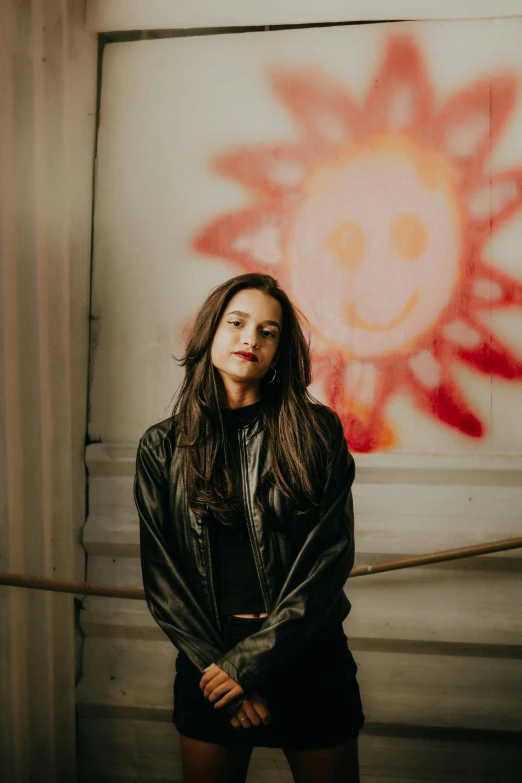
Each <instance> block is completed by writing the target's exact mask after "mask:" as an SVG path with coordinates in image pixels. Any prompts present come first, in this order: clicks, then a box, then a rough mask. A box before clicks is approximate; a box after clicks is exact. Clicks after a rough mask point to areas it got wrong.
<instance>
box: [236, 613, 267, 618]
mask: <svg viewBox="0 0 522 783" xmlns="http://www.w3.org/2000/svg"><path fill="white" fill-rule="evenodd" d="M234 617H248V618H252V617H268V613H267V612H263V613H262V614H235V615H234Z"/></svg>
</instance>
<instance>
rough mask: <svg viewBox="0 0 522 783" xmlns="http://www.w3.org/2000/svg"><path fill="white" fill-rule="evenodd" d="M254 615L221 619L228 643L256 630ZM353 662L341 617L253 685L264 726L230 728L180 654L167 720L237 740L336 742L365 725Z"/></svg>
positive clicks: (206, 736)
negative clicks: (263, 709) (264, 710)
mask: <svg viewBox="0 0 522 783" xmlns="http://www.w3.org/2000/svg"><path fill="white" fill-rule="evenodd" d="M264 619H265V618H263V617H260V618H243V617H234V616H233V615H229V616H225V617H223V618H222V620H223V626H224V633H225V635H226V637H227V643H228V649H231V648H232V647H234V646H235V645H236V644H237V643H238V642H240V641H241V640H242V639H245V638H246V637H247V636H250V635H251V634H253V633H255V632H256V631H257V630H259V628H260V627H261V625H262V624H263V622H264ZM356 674H357V665H356V663H355V661H354V659H353V656H352V654H351V652H350V650H349V648H348V640H347V637H346V634H345V633H344V630H343V626H342V623H339V624H338V626H336V627H335V628H333V629H331V630H329V631H328V632H327V633H323V634H320V635H319V636H318V637H317V638H314V639H313V640H312V641H310V642H308V643H307V644H305V645H303V646H302V647H301V648H300V650H299V653H298V654H296V655H293V656H292V657H291V659H289V660H287V661H286V662H285V663H284V664H283V665H282V666H280V667H278V668H277V669H275V670H274V671H273V672H272V675H271V677H270V679H269V680H267V681H266V682H265V683H264V684H263V685H262V686H261V685H260V686H259V688H258V692H259V694H260V695H261V696H262V697H263V698H264V699H265V700H266V702H267V706H268V709H269V711H270V714H271V718H272V722H271V724H270V725H269V726H265V725H263V724H261V725H260V726H250V727H249V728H246V729H243V728H239V729H235V728H234V727H233V726H232V725H231V723H230V718H229V717H228V716H227V715H226V713H225V712H224V711H223V710H222V709H219V710H215V709H214V707H213V705H212V704H211V703H210V702H209V701H208V700H207V699H205V697H204V696H203V691H202V690H201V689H200V687H199V683H200V680H201V677H202V673H201V672H200V671H199V670H198V669H197V668H196V667H195V666H193V664H192V663H191V662H190V660H189V659H188V658H187V656H186V655H184V654H183V653H181V652H180V653H178V657H177V659H176V677H175V680H174V710H173V713H172V720H173V723H174V725H175V726H176V728H177V730H178V731H179V733H180V734H182V735H183V736H185V737H191V738H193V739H198V740H202V741H203V742H212V743H216V744H218V745H234V746H239V747H264V748H294V749H306V750H311V749H316V748H330V747H335V746H336V745H340V744H342V743H343V742H345V741H346V740H348V739H353V738H355V737H357V736H358V735H359V731H360V729H361V728H362V726H363V724H364V714H363V711H362V705H361V697H360V693H359V686H358V684H357V679H356Z"/></svg>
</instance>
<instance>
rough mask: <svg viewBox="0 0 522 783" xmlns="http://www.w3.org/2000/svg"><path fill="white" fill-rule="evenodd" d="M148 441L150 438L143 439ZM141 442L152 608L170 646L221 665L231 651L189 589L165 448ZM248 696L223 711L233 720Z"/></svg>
mask: <svg viewBox="0 0 522 783" xmlns="http://www.w3.org/2000/svg"><path fill="white" fill-rule="evenodd" d="M144 438H145V436H144ZM144 438H142V439H141V440H140V443H139V447H138V454H137V458H136V475H135V478H134V500H135V503H136V507H137V509H138V516H139V523H140V558H141V570H142V577H143V587H144V589H145V599H146V601H147V606H148V607H149V611H150V613H151V614H152V616H153V618H154V620H155V621H156V622H157V623H158V625H159V626H160V628H162V629H163V631H164V632H165V633H166V635H167V636H168V638H169V639H170V641H171V642H172V643H173V644H174V645H175V647H177V649H178V650H181V651H182V652H183V653H185V655H186V656H187V657H188V658H189V660H190V661H191V663H192V664H193V665H194V666H195V667H197V668H198V669H199V671H200V672H201V675H202V676H203V669H205V668H206V667H207V666H210V664H211V663H213V662H217V661H218V660H219V658H221V656H222V655H223V654H224V653H225V652H226V647H225V646H224V644H223V640H222V638H221V635H220V633H219V629H217V628H216V627H215V626H214V625H213V624H212V623H211V621H210V620H209V617H208V615H207V613H206V612H205V610H204V608H203V607H202V606H201V605H200V603H199V602H198V600H197V597H196V596H195V595H194V592H193V590H192V589H191V587H190V580H189V579H188V578H187V574H186V572H185V569H184V567H183V562H182V557H181V554H180V551H179V546H178V543H177V541H176V536H175V525H174V520H173V519H172V516H171V513H170V506H169V500H168V480H167V477H166V475H165V473H164V472H163V470H164V466H165V462H166V460H165V451H164V449H165V445H164V443H163V444H162V443H160V444H159V445H157V446H155V447H154V448H153V447H149V446H148V445H147V444H146V443H145V441H144ZM243 698H244V696H239V697H237V698H236V699H234V701H232V702H230V703H229V704H228V705H225V707H223V710H222V711H223V712H225V713H226V714H227V715H228V716H229V717H232V715H234V714H235V711H236V709H237V707H238V706H239V704H240V703H241V701H242V700H243Z"/></svg>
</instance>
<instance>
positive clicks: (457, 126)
mask: <svg viewBox="0 0 522 783" xmlns="http://www.w3.org/2000/svg"><path fill="white" fill-rule="evenodd" d="M268 77H269V79H270V83H271V86H272V88H273V91H274V93H275V96H276V97H277V99H278V100H279V101H281V102H282V103H283V105H284V106H285V107H286V109H287V110H288V111H289V112H290V113H291V114H292V115H293V118H294V120H295V121H296V122H297V125H298V128H299V130H300V135H301V140H300V141H299V142H298V143H296V142H292V143H287V142H285V141H281V142H280V143H277V144H267V145H262V144H258V145H248V146H246V147H243V148H237V149H234V150H229V151H225V152H224V153H223V154H220V155H218V156H216V157H215V159H214V160H213V161H212V165H213V169H214V171H215V172H217V173H218V174H219V175H221V176H224V177H228V178H232V179H233V180H235V181H237V182H239V183H241V184H242V185H243V186H244V187H245V188H247V189H249V190H250V191H251V194H252V196H253V201H252V203H251V205H250V206H247V207H246V208H244V209H241V210H238V211H235V212H233V213H228V214H225V215H223V216H221V217H219V218H217V219H216V220H215V221H214V222H212V223H211V224H210V225H208V226H207V227H206V228H205V229H204V230H203V231H202V232H201V233H200V234H199V236H198V237H196V239H195V247H196V249H197V250H198V251H199V252H202V253H205V254H207V255H211V256H217V257H220V258H225V259H228V260H231V261H233V262H235V263H236V264H237V265H238V266H239V268H240V270H242V271H264V272H269V273H270V274H273V275H274V276H275V277H276V278H277V279H278V280H279V281H280V283H281V285H282V286H283V287H285V288H286V289H287V290H288V292H289V294H290V295H291V297H292V299H293V300H294V302H295V303H296V304H297V305H298V306H299V308H300V309H301V310H302V311H303V312H304V313H305V314H306V316H307V318H308V319H309V321H310V323H311V325H312V328H313V330H314V350H313V366H314V380H317V379H320V380H321V381H322V385H323V388H324V397H325V398H326V399H325V401H326V402H327V404H328V405H330V406H331V407H333V408H334V409H335V410H336V411H337V412H338V413H339V415H340V417H341V419H342V421H343V425H344V427H345V433H346V436H347V439H348V442H349V444H350V447H351V448H352V450H354V451H359V452H368V451H377V450H383V449H387V448H391V447H393V445H394V444H395V443H396V442H397V437H396V433H395V431H394V428H393V425H392V423H391V422H390V421H389V418H388V417H387V414H386V408H387V405H388V403H389V402H390V400H391V399H392V398H393V396H394V395H395V394H397V393H398V391H399V390H401V391H402V390H404V389H406V390H407V391H409V393H410V397H411V399H412V401H413V404H414V405H415V406H416V407H417V408H418V409H419V410H420V411H422V412H423V413H424V414H425V415H427V416H430V417H433V418H434V419H436V420H437V421H439V422H441V423H443V424H444V425H446V426H449V427H451V428H454V429H455V430H457V431H459V432H460V433H462V434H463V435H465V436H469V437H471V438H480V437H482V436H483V435H484V433H485V423H484V422H483V421H481V419H480V416H479V415H478V414H477V412H475V411H474V410H473V409H472V406H471V405H470V403H469V402H468V400H467V399H466V397H465V394H464V392H463V391H462V389H461V388H459V385H458V383H457V381H456V380H455V376H454V372H453V370H454V366H455V363H456V362H457V361H460V362H463V363H464V364H466V365H468V366H469V367H471V368H472V369H473V370H474V371H476V372H477V373H481V374H484V375H488V376H490V375H497V376H500V377H502V378H505V379H509V380H520V379H521V378H522V362H521V361H520V360H519V359H518V358H517V357H516V356H514V355H513V354H512V352H510V350H509V349H508V348H507V346H506V345H504V344H503V343H502V342H501V341H500V340H499V339H497V338H496V337H495V336H494V334H492V333H491V331H490V330H489V329H487V328H486V327H485V326H484V325H483V324H482V322H481V321H480V319H479V317H478V316H479V314H480V311H483V310H485V309H488V310H490V309H495V308H507V307H513V306H519V307H520V306H521V305H522V285H521V284H520V283H518V282H516V281H515V280H514V279H512V278H511V277H510V276H508V275H506V274H504V273H503V272H501V271H500V270H498V269H496V268H495V267H494V266H493V265H491V264H489V263H487V262H486V261H485V259H484V249H485V246H486V244H487V242H489V240H490V239H491V237H492V236H493V235H494V234H495V232H496V231H497V230H498V229H499V228H500V227H501V226H502V225H503V224H505V223H506V222H507V221H508V220H509V219H510V218H511V217H512V216H513V215H514V214H515V213H516V212H517V211H518V210H520V209H521V208H522V169H514V168H512V169H510V170H506V171H504V172H502V173H500V174H494V175H491V174H490V171H489V165H490V154H491V151H492V149H493V148H494V146H495V145H496V144H497V143H498V141H499V139H500V137H501V135H502V133H503V131H504V129H505V127H506V125H507V123H508V121H509V119H510V116H511V115H512V112H513V110H514V107H515V103H516V90H517V79H516V77H515V76H514V75H513V74H510V73H505V72H503V73H500V74H491V75H490V76H489V77H488V78H487V79H481V80H480V81H477V82H474V83H471V84H470V85H469V86H467V87H466V88H465V89H463V90H460V91H459V92H457V93H455V94H454V95H453V96H451V97H450V98H449V100H447V102H446V103H444V104H443V105H442V106H440V107H437V106H436V105H435V100H434V90H433V86H432V82H431V80H430V78H429V74H428V72H427V68H426V64H425V62H424V60H423V57H422V55H421V52H420V49H419V47H418V45H417V44H416V42H415V40H414V39H413V38H412V37H410V36H396V37H392V38H390V39H389V40H388V43H387V48H386V52H385V54H384V58H383V62H382V64H381V66H380V70H379V72H378V73H377V74H376V75H375V78H374V80H373V82H372V89H371V90H370V91H369V92H368V94H367V97H366V99H365V100H364V101H363V102H362V105H361V104H360V103H359V104H357V102H356V101H355V100H354V99H353V98H352V97H351V95H350V92H349V90H348V89H347V88H346V87H345V86H344V85H343V84H342V83H339V82H338V81H336V80H335V79H334V78H332V77H331V76H329V75H328V74H325V73H324V72H321V71H319V70H317V69H312V70H288V69H281V68H274V69H272V70H271V71H270V72H269V74H268Z"/></svg>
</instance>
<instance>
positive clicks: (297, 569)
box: [216, 413, 355, 691]
mask: <svg viewBox="0 0 522 783" xmlns="http://www.w3.org/2000/svg"><path fill="white" fill-rule="evenodd" d="M334 416H335V422H334V428H333V429H334V432H333V436H332V444H331V449H330V452H329V458H328V464H327V472H326V483H325V487H324V491H323V496H322V500H321V510H320V515H319V521H318V522H317V523H316V525H315V526H314V527H313V529H312V530H311V531H310V532H309V534H308V536H307V537H306V539H305V542H304V544H303V546H302V547H301V549H300V551H299V552H298V554H297V557H296V559H295V561H294V563H293V565H292V568H291V569H290V571H289V573H288V575H287V577H286V580H285V582H284V584H283V586H282V588H281V590H280V592H279V595H278V598H277V600H276V602H275V605H274V607H273V609H272V611H271V612H270V614H269V615H268V617H267V619H266V621H265V622H264V623H263V625H262V627H261V628H260V629H259V631H258V632H256V633H255V634H252V635H251V636H249V637H248V638H247V639H245V640H243V641H241V642H240V643H239V644H237V645H236V646H235V647H234V648H233V649H232V650H230V651H228V652H227V653H226V654H225V655H224V656H223V657H222V658H221V660H219V661H217V662H216V663H217V665H218V666H220V667H221V668H222V669H223V670H224V671H225V672H227V674H229V675H230V676H231V677H233V678H234V679H235V680H236V681H237V682H239V683H240V685H241V686H242V687H243V688H244V689H245V691H247V690H248V689H249V688H252V687H255V686H256V685H257V684H258V683H259V682H260V681H262V680H263V679H265V678H266V676H267V675H269V674H270V671H271V669H273V668H274V667H276V666H280V665H281V664H283V663H284V662H285V660H286V659H287V658H289V657H290V656H291V655H292V654H293V653H295V652H296V651H297V650H298V649H299V647H300V646H301V645H302V644H303V642H305V641H306V640H307V639H309V638H311V637H312V636H313V635H314V633H315V632H316V631H317V630H318V629H319V627H320V626H321V624H322V623H323V622H324V620H325V618H326V616H327V615H328V613H329V611H330V610H331V609H332V607H333V605H334V603H335V601H336V599H337V598H338V596H339V594H340V593H341V592H342V591H343V589H344V585H345V583H346V580H347V579H348V576H349V574H350V571H351V569H352V567H353V563H354V520H353V502H352V492H351V487H352V484H353V480H354V477H355V464H354V461H353V457H352V456H351V454H350V453H349V451H348V446H347V444H346V439H345V437H344V433H343V429H342V425H341V421H340V419H339V416H338V415H337V414H336V413H334Z"/></svg>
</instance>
